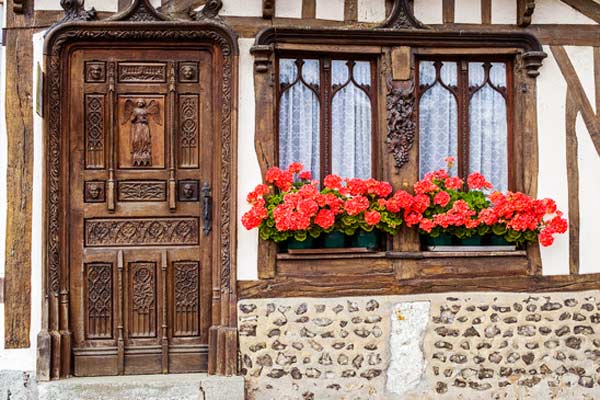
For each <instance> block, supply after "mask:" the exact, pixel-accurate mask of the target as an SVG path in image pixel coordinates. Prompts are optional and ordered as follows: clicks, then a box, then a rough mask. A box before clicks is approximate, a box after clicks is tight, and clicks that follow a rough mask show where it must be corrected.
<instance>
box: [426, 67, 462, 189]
mask: <svg viewBox="0 0 600 400" xmlns="http://www.w3.org/2000/svg"><path fill="white" fill-rule="evenodd" d="M438 69H439V77H438V73H437V69H436V66H435V63H434V62H433V61H423V62H421V63H420V64H419V84H420V85H421V87H422V88H424V89H425V91H424V92H423V93H422V95H421V98H420V100H419V171H420V175H421V178H422V177H423V176H424V175H425V174H426V173H427V172H431V171H435V170H438V169H441V168H445V167H446V163H445V161H444V158H446V157H448V156H452V157H455V158H456V157H457V155H458V103H457V100H456V97H455V95H454V94H453V92H452V91H451V90H452V89H453V88H456V86H457V65H456V63H455V62H444V63H442V65H441V67H440V66H439V65H438ZM457 171H458V170H457V166H456V164H455V165H454V167H453V168H452V169H451V171H450V172H451V173H452V174H456V173H457Z"/></svg>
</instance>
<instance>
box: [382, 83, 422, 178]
mask: <svg viewBox="0 0 600 400" xmlns="http://www.w3.org/2000/svg"><path fill="white" fill-rule="evenodd" d="M408 83H409V87H407V88H405V87H402V88H396V87H393V86H390V87H389V88H388V90H389V91H388V94H387V120H388V133H387V138H386V144H387V147H388V151H389V152H390V153H392V154H393V156H394V166H395V167H396V168H402V166H404V164H406V163H407V162H408V152H409V151H410V149H411V147H412V145H413V142H414V141H415V131H416V128H417V125H416V122H415V115H414V110H415V93H414V83H413V82H412V81H410V82H408Z"/></svg>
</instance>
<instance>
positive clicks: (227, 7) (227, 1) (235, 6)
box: [220, 0, 262, 17]
mask: <svg viewBox="0 0 600 400" xmlns="http://www.w3.org/2000/svg"><path fill="white" fill-rule="evenodd" d="M220 14H221V15H237V16H240V17H260V16H262V0H223V8H222V9H221V11H220Z"/></svg>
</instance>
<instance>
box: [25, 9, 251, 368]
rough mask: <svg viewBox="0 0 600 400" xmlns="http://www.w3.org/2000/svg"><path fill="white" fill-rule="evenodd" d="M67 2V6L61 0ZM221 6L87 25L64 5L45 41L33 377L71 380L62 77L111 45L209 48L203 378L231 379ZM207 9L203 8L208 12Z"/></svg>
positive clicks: (230, 103)
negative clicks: (180, 15)
mask: <svg viewBox="0 0 600 400" xmlns="http://www.w3.org/2000/svg"><path fill="white" fill-rule="evenodd" d="M65 3H69V2H65ZM220 3H221V2H220V1H211V2H209V3H207V6H206V7H205V10H204V11H202V12H200V13H197V17H196V20H195V21H175V20H173V19H171V18H170V17H168V16H166V15H163V14H161V13H159V12H158V11H157V10H156V9H154V7H153V6H152V5H151V4H150V3H149V2H148V0H134V1H133V3H132V4H131V5H130V6H129V8H127V9H126V10H124V11H123V12H121V13H118V14H115V15H114V16H113V17H110V18H109V19H107V20H104V21H87V19H89V18H91V14H90V13H89V12H87V11H85V10H84V9H83V5H82V4H81V3H79V2H78V1H73V2H70V4H67V7H68V6H70V7H71V8H70V9H65V11H66V15H65V18H64V19H63V21H62V22H61V23H59V24H58V25H57V26H55V27H53V28H51V30H50V31H49V32H48V34H47V35H46V39H45V43H44V61H45V66H46V72H45V79H44V95H43V104H44V150H45V171H44V190H43V192H44V204H45V209H44V216H43V220H44V222H43V226H44V244H43V246H44V249H43V254H44V255H43V266H42V271H43V273H42V275H43V276H42V288H43V305H42V330H41V332H40V333H39V335H38V354H37V378H38V379H39V380H49V379H59V378H66V377H69V376H71V374H72V365H71V358H72V357H71V322H70V318H71V315H70V296H69V250H68V249H69V243H68V233H69V223H68V221H69V215H68V212H69V207H68V191H69V182H68V181H67V178H68V173H69V171H68V169H69V168H68V164H69V162H70V161H69V152H68V146H67V143H68V140H69V138H68V136H69V131H68V115H67V112H68V101H69V100H68V82H69V80H68V74H69V68H70V67H69V59H70V51H71V49H72V48H74V47H77V46H82V45H85V46H93V45H94V44H104V45H106V43H107V42H110V45H111V46H119V45H125V46H127V45H131V44H132V43H135V44H146V43H147V44H153V43H154V44H160V45H163V46H164V45H165V43H167V44H168V43H173V44H174V43H181V42H187V43H207V44H210V45H212V49H213V60H214V61H213V68H214V69H215V70H216V71H217V73H216V74H215V76H222V78H221V81H220V86H221V88H220V97H221V101H220V104H219V107H216V108H215V110H218V111H216V112H215V116H214V117H215V118H214V121H215V124H216V126H217V127H218V129H215V130H214V131H215V132H218V134H216V135H214V137H213V141H214V142H213V143H214V144H215V146H216V148H217V149H219V151H215V157H214V161H213V162H214V171H215V172H214V174H213V183H214V184H213V202H214V204H215V207H213V209H214V214H213V215H214V219H215V220H214V222H213V231H212V233H211V235H212V249H213V254H214V255H215V256H214V257H213V262H212V265H211V266H210V267H211V276H212V304H211V307H212V309H211V326H210V328H209V363H208V364H209V365H208V369H209V373H211V374H219V375H234V374H236V373H237V328H236V302H237V294H236V262H235V250H236V247H237V246H236V231H237V222H236V193H237V192H236V188H237V160H236V158H237V157H236V154H237V151H236V144H237V98H238V96H237V90H238V89H237V81H238V58H239V55H238V48H237V40H236V35H235V34H234V33H233V32H232V31H231V30H230V29H229V28H228V27H227V26H226V25H225V24H224V23H223V22H222V21H221V19H220V18H219V17H218V16H217V12H218V9H219V8H220ZM207 8H208V9H207Z"/></svg>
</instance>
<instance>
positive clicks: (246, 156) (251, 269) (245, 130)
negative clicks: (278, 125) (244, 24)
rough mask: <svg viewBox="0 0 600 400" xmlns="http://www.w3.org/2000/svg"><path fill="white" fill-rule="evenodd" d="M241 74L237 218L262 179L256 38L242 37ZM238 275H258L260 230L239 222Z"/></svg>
mask: <svg viewBox="0 0 600 400" xmlns="http://www.w3.org/2000/svg"><path fill="white" fill-rule="evenodd" d="M238 44H239V47H240V73H239V75H240V77H239V93H240V94H239V107H238V108H239V112H238V118H239V120H238V194H237V198H238V221H240V220H241V218H242V214H243V213H244V212H246V211H247V210H248V205H247V204H246V195H247V194H248V193H249V192H250V191H251V190H253V189H254V187H255V186H256V185H257V184H259V183H261V182H262V177H261V174H260V167H259V165H258V159H257V158H256V152H255V151H254V123H255V112H256V108H255V107H256V105H255V98H254V57H252V55H251V54H250V48H251V47H252V45H253V44H254V39H239V40H238ZM237 246H238V248H237V276H238V279H240V280H252V279H257V278H258V269H257V268H258V267H257V257H258V231H257V230H256V229H254V230H252V231H248V230H246V228H244V227H243V226H242V224H241V223H238V245H237Z"/></svg>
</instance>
